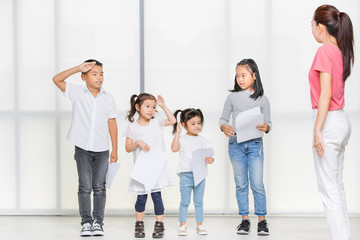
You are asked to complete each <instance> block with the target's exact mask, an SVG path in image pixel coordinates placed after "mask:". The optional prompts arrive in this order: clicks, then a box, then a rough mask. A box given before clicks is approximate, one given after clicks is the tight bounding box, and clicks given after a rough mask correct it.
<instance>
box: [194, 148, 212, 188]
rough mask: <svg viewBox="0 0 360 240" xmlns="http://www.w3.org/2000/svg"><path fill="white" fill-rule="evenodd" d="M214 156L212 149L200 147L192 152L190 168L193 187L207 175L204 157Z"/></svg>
mask: <svg viewBox="0 0 360 240" xmlns="http://www.w3.org/2000/svg"><path fill="white" fill-rule="evenodd" d="M212 156H214V149H212V148H201V149H197V150H194V151H193V153H192V169H193V174H194V182H195V187H196V186H197V185H198V184H199V183H201V181H202V180H204V179H205V178H206V177H207V176H208V171H207V162H206V161H205V158H207V157H212Z"/></svg>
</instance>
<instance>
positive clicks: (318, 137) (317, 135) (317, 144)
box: [313, 130, 324, 158]
mask: <svg viewBox="0 0 360 240" xmlns="http://www.w3.org/2000/svg"><path fill="white" fill-rule="evenodd" d="M313 148H315V150H316V152H317V154H318V155H319V157H320V158H322V156H323V155H324V144H323V141H322V134H321V131H319V130H314V146H313Z"/></svg>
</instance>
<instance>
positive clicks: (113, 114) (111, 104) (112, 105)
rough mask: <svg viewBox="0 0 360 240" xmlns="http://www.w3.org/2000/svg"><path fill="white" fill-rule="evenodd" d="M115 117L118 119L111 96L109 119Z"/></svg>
mask: <svg viewBox="0 0 360 240" xmlns="http://www.w3.org/2000/svg"><path fill="white" fill-rule="evenodd" d="M117 117H118V114H117V108H116V103H115V99H114V98H113V97H112V96H111V101H110V112H109V119H110V118H117Z"/></svg>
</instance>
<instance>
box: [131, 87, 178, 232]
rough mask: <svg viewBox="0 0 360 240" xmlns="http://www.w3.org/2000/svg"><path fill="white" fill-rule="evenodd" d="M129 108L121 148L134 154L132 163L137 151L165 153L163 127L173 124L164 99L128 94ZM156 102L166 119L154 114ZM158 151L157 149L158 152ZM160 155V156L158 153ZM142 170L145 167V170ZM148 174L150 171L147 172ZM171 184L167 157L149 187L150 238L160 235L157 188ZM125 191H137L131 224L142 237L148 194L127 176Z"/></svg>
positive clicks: (161, 205)
mask: <svg viewBox="0 0 360 240" xmlns="http://www.w3.org/2000/svg"><path fill="white" fill-rule="evenodd" d="M130 105H131V109H130V111H129V112H128V115H127V119H128V120H129V121H130V124H129V126H128V128H127V130H126V143H125V149H126V151H127V152H133V153H134V163H136V160H137V158H138V157H139V154H140V153H141V151H144V152H149V151H151V150H152V149H154V150H156V151H157V152H162V153H164V152H165V145H164V137H163V128H164V127H166V126H170V125H173V124H174V123H176V119H175V117H174V115H173V114H172V113H171V111H170V110H169V109H168V108H167V107H166V106H165V101H164V99H163V97H162V96H160V95H159V96H158V98H157V100H156V98H155V97H154V96H153V95H151V94H148V93H141V94H140V95H136V94H134V95H132V96H131V99H130ZM156 105H159V106H160V107H161V108H162V109H163V110H164V112H165V114H166V117H167V118H166V119H163V118H161V117H158V116H156V117H155V112H156ZM136 113H138V116H139V117H138V119H137V120H135V119H134V115H135V114H136ZM159 150H160V151H159ZM159 157H161V156H159ZM145 170H146V169H145ZM148 173H149V174H152V172H148ZM172 184H173V179H172V174H171V171H170V168H169V166H168V164H167V160H166V163H165V166H164V167H163V170H162V171H161V174H160V176H159V178H158V180H157V182H156V184H155V186H154V188H153V189H151V197H152V200H153V202H154V208H155V215H156V222H155V226H154V232H153V235H152V236H153V238H162V237H163V236H164V230H165V229H164V223H163V215H164V204H163V201H162V197H161V190H162V189H163V188H165V187H167V186H170V185H172ZM129 191H130V192H132V193H135V194H137V195H138V196H137V201H136V204H135V212H136V223H135V237H136V238H144V237H145V231H144V222H143V217H144V211H145V204H146V200H147V196H148V194H147V193H148V191H147V189H146V188H145V186H144V184H142V183H140V182H137V181H135V180H134V179H130V186H129Z"/></svg>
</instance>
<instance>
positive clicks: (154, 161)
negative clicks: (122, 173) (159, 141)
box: [130, 149, 167, 192]
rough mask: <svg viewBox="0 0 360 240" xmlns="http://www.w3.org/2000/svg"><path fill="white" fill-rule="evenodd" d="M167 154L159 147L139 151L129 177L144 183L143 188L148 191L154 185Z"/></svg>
mask: <svg viewBox="0 0 360 240" xmlns="http://www.w3.org/2000/svg"><path fill="white" fill-rule="evenodd" d="M166 159H167V154H166V152H164V151H163V150H161V149H150V151H149V152H144V151H141V152H140V154H139V156H138V158H137V159H136V162H135V165H134V167H133V169H132V172H131V174H130V177H131V178H132V179H134V180H136V181H138V182H139V183H142V184H144V186H145V190H146V191H147V192H150V191H151V189H153V188H154V187H155V184H156V183H157V181H158V179H159V178H160V174H161V173H162V170H163V168H164V166H165V163H166Z"/></svg>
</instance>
